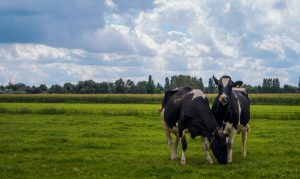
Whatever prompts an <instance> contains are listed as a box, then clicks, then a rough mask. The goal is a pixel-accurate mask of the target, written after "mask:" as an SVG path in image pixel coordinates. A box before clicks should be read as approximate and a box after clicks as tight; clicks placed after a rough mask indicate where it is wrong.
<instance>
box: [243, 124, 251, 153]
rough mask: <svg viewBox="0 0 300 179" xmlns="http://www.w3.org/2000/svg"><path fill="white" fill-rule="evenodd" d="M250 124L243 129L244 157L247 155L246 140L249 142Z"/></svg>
mask: <svg viewBox="0 0 300 179" xmlns="http://www.w3.org/2000/svg"><path fill="white" fill-rule="evenodd" d="M249 129H250V126H249V125H248V124H247V125H246V126H245V127H244V128H243V131H242V142H243V157H244V158H245V157H246V155H247V152H246V142H247V137H248V132H249Z"/></svg>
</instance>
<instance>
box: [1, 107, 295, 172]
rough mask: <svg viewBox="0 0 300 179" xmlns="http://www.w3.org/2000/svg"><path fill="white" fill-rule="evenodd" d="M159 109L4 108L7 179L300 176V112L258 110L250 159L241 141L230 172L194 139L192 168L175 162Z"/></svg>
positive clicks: (189, 161) (3, 166) (190, 155)
mask: <svg viewBox="0 0 300 179" xmlns="http://www.w3.org/2000/svg"><path fill="white" fill-rule="evenodd" d="M159 107H160V105H159V104H64V103H0V109H1V110H0V178H49V177H50V178H53V177H58V178H83V177H87V178H101V177H109V178H111V177H112V178H124V177H127V178H136V177H142V178H147V177H149V178H171V177H173V178H191V177H193V178H207V177H210V178H211V177H214V178H245V177H246V178H247V177H250V178H251V177H252V178H253V177H256V178H299V176H300V173H299V170H300V167H299V166H300V160H299V156H300V140H299V137H298V136H299V135H300V125H299V119H300V116H299V112H300V109H299V107H298V106H275V105H253V106H252V107H251V115H252V120H251V122H250V125H251V131H250V135H249V141H248V145H247V148H248V157H247V158H246V159H242V157H241V136H240V135H237V137H236V140H235V141H236V142H235V146H234V154H233V163H232V164H229V165H227V166H220V165H218V164H213V165H209V164H207V163H206V161H205V156H204V152H203V151H202V148H201V145H200V139H199V138H196V139H195V140H191V139H188V150H187V154H186V156H187V165H186V166H181V165H180V161H179V160H177V161H171V160H170V159H169V153H168V146H167V143H166V139H165V135H164V132H163V129H162V126H161V122H160V118H159V114H158V112H157V110H158V108H159ZM280 116H281V117H280ZM275 119H276V120H275ZM287 119H289V120H287ZM179 153H180V152H179Z"/></svg>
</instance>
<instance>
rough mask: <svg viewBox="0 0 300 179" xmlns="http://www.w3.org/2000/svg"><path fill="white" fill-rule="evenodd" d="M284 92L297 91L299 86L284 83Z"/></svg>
mask: <svg viewBox="0 0 300 179" xmlns="http://www.w3.org/2000/svg"><path fill="white" fill-rule="evenodd" d="M283 92H284V93H296V92H297V87H296V86H292V85H283Z"/></svg>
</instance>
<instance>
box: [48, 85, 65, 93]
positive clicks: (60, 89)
mask: <svg viewBox="0 0 300 179" xmlns="http://www.w3.org/2000/svg"><path fill="white" fill-rule="evenodd" d="M48 93H58V94H63V93H67V91H66V89H65V88H64V87H62V86H60V85H57V84H56V85H52V86H51V87H50V88H49V89H48Z"/></svg>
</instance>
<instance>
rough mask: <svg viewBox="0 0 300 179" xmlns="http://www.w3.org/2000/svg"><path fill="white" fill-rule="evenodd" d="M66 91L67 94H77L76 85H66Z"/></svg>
mask: <svg viewBox="0 0 300 179" xmlns="http://www.w3.org/2000/svg"><path fill="white" fill-rule="evenodd" d="M64 89H65V90H66V91H67V93H76V85H73V84H72V83H65V84H64Z"/></svg>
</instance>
